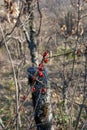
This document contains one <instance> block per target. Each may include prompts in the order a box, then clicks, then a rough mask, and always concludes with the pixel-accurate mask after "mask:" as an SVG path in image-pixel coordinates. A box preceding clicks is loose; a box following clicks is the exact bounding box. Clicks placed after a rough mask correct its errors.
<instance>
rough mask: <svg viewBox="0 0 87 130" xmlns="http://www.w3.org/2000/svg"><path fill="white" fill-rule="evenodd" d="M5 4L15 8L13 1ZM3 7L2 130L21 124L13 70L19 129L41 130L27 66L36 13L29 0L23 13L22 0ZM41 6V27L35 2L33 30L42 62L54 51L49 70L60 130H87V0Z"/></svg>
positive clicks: (54, 0) (52, 0)
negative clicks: (31, 15)
mask: <svg viewBox="0 0 87 130" xmlns="http://www.w3.org/2000/svg"><path fill="white" fill-rule="evenodd" d="M5 2H7V4H8V5H9V1H8V0H5ZM66 2H67V3H66ZM0 4H1V6H0V7H1V10H0V119H1V120H0V125H1V126H0V127H1V128H0V130H4V129H5V130H15V126H16V118H17V117H16V96H15V93H16V89H15V80H14V71H13V70H15V75H16V81H17V86H18V103H19V119H18V120H19V130H29V129H32V130H36V125H35V122H34V118H33V116H34V115H33V107H32V106H33V105H32V99H31V91H30V86H29V85H28V79H27V77H28V75H27V68H28V67H30V66H31V65H32V63H31V57H30V53H29V52H30V50H29V48H28V44H27V40H26V37H25V32H26V35H27V34H28V36H29V35H30V33H29V30H28V29H29V21H30V19H29V18H30V14H29V12H28V11H27V8H28V7H26V2H25V4H24V2H23V8H22V9H21V7H18V3H17V2H13V3H12V4H11V5H10V7H9V6H8V7H7V8H6V6H4V5H3V6H2V4H4V3H0ZM5 4H6V3H5ZM39 4H40V11H41V14H42V21H41V25H40V19H41V16H40V12H39V11H38V9H37V4H36V0H33V2H32V6H33V8H34V9H33V12H34V15H35V16H34V28H35V30H33V31H34V32H35V42H36V45H37V48H38V59H39V62H40V60H41V58H42V54H43V52H44V51H45V50H49V51H50V57H49V63H48V64H46V67H47V68H48V73H49V81H50V84H51V91H52V96H51V99H52V110H53V126H54V130H87V45H86V44H87V29H86V28H87V23H86V21H87V12H86V10H87V2H86V1H85V0H84V1H83V0H68V1H66V0H40V3H39ZM20 6H22V2H21V1H20ZM23 9H24V10H23ZM6 10H7V11H6ZM25 12H26V13H25ZM40 26H41V28H40V33H39V35H37V34H38V32H39V31H38V30H39V27H40Z"/></svg>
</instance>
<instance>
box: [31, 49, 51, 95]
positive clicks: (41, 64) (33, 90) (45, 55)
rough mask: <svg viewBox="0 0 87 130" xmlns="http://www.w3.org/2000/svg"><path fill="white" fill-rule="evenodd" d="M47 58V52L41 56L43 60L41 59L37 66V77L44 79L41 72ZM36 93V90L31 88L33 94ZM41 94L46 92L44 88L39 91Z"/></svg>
mask: <svg viewBox="0 0 87 130" xmlns="http://www.w3.org/2000/svg"><path fill="white" fill-rule="evenodd" d="M48 56H49V51H45V52H44V54H43V58H42V61H41V63H40V64H39V66H38V74H37V75H38V76H39V77H44V73H43V70H44V63H47V62H48ZM35 91H36V88H35V87H32V92H35ZM41 92H42V93H45V92H46V88H45V87H43V88H42V89H41Z"/></svg>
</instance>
